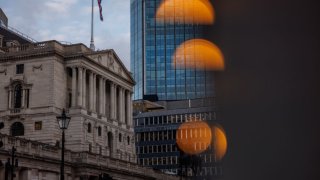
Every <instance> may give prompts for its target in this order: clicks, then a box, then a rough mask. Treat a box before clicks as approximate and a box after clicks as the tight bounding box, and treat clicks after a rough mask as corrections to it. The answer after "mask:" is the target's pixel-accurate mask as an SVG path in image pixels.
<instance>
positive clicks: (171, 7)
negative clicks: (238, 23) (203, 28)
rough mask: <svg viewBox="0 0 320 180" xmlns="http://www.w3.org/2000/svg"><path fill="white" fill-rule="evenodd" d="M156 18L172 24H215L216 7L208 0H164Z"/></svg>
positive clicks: (161, 21)
mask: <svg viewBox="0 0 320 180" xmlns="http://www.w3.org/2000/svg"><path fill="white" fill-rule="evenodd" d="M156 20H157V22H158V23H170V24H173V23H177V24H213V22H214V9H213V7H212V5H211V3H210V2H209V1H208V0H163V1H162V3H161V4H160V6H159V8H158V9H157V13H156Z"/></svg>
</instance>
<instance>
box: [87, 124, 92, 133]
mask: <svg viewBox="0 0 320 180" xmlns="http://www.w3.org/2000/svg"><path fill="white" fill-rule="evenodd" d="M88 133H91V123H88Z"/></svg>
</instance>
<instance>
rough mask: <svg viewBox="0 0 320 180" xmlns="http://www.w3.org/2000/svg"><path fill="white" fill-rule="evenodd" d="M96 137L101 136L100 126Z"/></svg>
mask: <svg viewBox="0 0 320 180" xmlns="http://www.w3.org/2000/svg"><path fill="white" fill-rule="evenodd" d="M98 136H101V126H99V127H98Z"/></svg>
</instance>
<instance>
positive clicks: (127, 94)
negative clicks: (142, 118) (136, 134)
mask: <svg viewBox="0 0 320 180" xmlns="http://www.w3.org/2000/svg"><path fill="white" fill-rule="evenodd" d="M126 106H127V109H126V124H127V125H130V122H131V119H130V106H131V100H130V92H129V91H126Z"/></svg>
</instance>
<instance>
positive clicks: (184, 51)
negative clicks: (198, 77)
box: [172, 39, 224, 71]
mask: <svg viewBox="0 0 320 180" xmlns="http://www.w3.org/2000/svg"><path fill="white" fill-rule="evenodd" d="M172 58H173V61H174V65H175V68H185V67H186V68H197V69H208V70H216V71H222V70H224V58H223V54H222V52H221V50H220V49H219V48H218V47H217V46H216V45H214V44H213V43H211V42H210V41H207V40H204V39H191V40H188V41H186V42H184V43H182V44H181V45H180V46H179V47H178V48H177V49H176V51H175V53H174V55H173V57H172Z"/></svg>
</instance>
